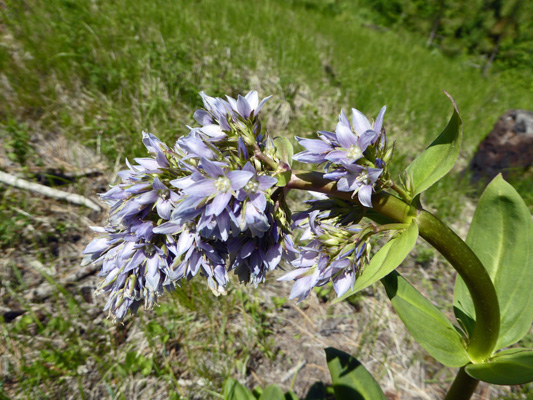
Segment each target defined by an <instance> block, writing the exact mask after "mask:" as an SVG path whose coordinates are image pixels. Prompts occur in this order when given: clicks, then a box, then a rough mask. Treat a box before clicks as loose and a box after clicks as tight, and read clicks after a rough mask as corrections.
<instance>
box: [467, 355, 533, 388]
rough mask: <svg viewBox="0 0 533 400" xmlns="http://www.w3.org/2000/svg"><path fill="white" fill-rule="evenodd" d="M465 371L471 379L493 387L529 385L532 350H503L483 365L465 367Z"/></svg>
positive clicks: (531, 374) (531, 375)
mask: <svg viewBox="0 0 533 400" xmlns="http://www.w3.org/2000/svg"><path fill="white" fill-rule="evenodd" d="M465 371H466V373H467V374H468V375H470V376H471V377H472V378H475V379H479V380H480V381H483V382H488V383H493V384H495V385H522V384H524V383H529V382H532V381H533V350H532V349H509V350H505V351H502V352H499V353H496V354H495V355H494V356H493V357H491V358H490V359H489V360H487V361H486V362H484V363H480V364H469V365H467V366H466V367H465Z"/></svg>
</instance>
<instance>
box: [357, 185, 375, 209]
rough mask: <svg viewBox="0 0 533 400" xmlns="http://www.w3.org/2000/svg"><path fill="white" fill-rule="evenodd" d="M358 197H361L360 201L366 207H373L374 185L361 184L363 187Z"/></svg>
mask: <svg viewBox="0 0 533 400" xmlns="http://www.w3.org/2000/svg"><path fill="white" fill-rule="evenodd" d="M357 197H359V201H360V202H361V204H362V205H364V206H365V207H369V208H372V186H370V185H363V186H361V188H360V189H359V191H358V192H357Z"/></svg>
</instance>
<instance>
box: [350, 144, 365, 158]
mask: <svg viewBox="0 0 533 400" xmlns="http://www.w3.org/2000/svg"><path fill="white" fill-rule="evenodd" d="M362 156H363V152H362V151H361V148H360V147H359V146H351V147H350V148H349V149H348V150H347V151H346V157H347V158H349V159H352V160H358V159H360V158H361V157H362Z"/></svg>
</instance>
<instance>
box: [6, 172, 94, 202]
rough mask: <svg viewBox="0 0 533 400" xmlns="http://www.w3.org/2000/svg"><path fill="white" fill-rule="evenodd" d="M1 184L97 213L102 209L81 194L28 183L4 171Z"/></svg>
mask: <svg viewBox="0 0 533 400" xmlns="http://www.w3.org/2000/svg"><path fill="white" fill-rule="evenodd" d="M0 182H2V183H5V184H7V185H10V186H14V187H16V188H18V189H22V190H29V191H31V192H34V193H38V194H42V195H43V196H46V197H51V198H53V199H58V200H65V201H68V202H69V203H72V204H76V205H79V206H84V207H87V208H90V209H91V210H94V211H97V212H100V211H101V208H100V206H99V205H98V204H96V203H95V202H93V201H92V200H89V199H88V198H86V197H83V196H81V195H79V194H74V193H68V192H64V191H62V190H57V189H52V188H50V187H47V186H43V185H40V184H38V183H34V182H28V181H25V180H24V179H20V178H17V177H16V176H13V175H9V174H6V173H5V172H2V171H0Z"/></svg>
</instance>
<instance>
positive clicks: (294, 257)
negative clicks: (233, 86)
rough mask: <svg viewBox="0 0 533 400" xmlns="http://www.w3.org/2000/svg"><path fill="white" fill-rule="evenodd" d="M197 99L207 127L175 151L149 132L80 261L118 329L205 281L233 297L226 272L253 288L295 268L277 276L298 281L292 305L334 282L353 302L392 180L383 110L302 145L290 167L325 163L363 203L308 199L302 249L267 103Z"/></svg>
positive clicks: (108, 197) (253, 95)
mask: <svg viewBox="0 0 533 400" xmlns="http://www.w3.org/2000/svg"><path fill="white" fill-rule="evenodd" d="M200 95H201V97H202V99H203V103H204V109H201V110H198V111H196V112H195V113H194V118H195V120H196V122H197V123H198V124H199V126H198V127H189V129H190V132H189V134H188V135H186V136H184V137H181V138H179V139H178V140H177V142H176V143H175V145H174V147H169V146H167V145H166V144H164V143H163V142H161V141H160V140H159V139H158V138H157V137H155V136H154V135H152V134H150V133H144V132H143V143H144V145H145V147H146V149H147V150H148V153H149V154H150V157H147V158H136V159H135V160H134V161H135V163H129V162H128V161H126V163H127V165H128V169H127V170H125V171H121V172H120V173H119V177H120V178H121V183H119V184H117V185H116V186H113V187H112V188H111V189H110V190H109V191H108V192H106V193H104V194H102V195H101V199H102V200H103V201H105V202H106V203H108V204H109V206H110V216H109V220H108V222H107V224H106V226H104V227H95V228H93V229H94V231H95V232H97V233H98V234H99V235H98V237H97V238H95V239H94V240H93V241H92V242H91V243H90V244H89V245H88V246H87V248H86V249H85V250H84V254H85V258H84V263H101V264H102V270H101V272H100V276H102V277H104V279H103V282H102V283H101V285H100V287H99V288H98V292H101V293H106V294H107V295H108V301H107V304H106V307H105V309H106V310H109V313H110V315H112V316H113V317H114V318H115V319H116V320H121V319H123V318H124V317H125V315H126V314H127V312H128V310H131V311H133V312H135V310H136V309H137V308H138V307H139V305H140V304H141V303H142V302H144V303H145V306H146V307H147V308H151V307H153V306H154V304H156V302H157V299H158V297H159V296H161V295H162V294H164V292H165V291H167V292H169V291H172V290H174V289H175V288H176V287H177V286H179V285H180V282H181V281H182V280H183V279H187V280H188V279H191V278H193V277H195V276H196V275H198V274H200V275H202V276H204V277H205V278H206V279H207V283H208V286H209V288H210V289H211V290H212V291H213V292H214V293H215V294H217V295H218V294H221V293H225V291H226V287H227V283H228V272H234V273H235V274H236V275H237V276H238V277H239V279H240V280H241V281H242V282H248V283H252V284H254V285H256V286H257V284H259V283H261V282H263V281H264V280H265V277H266V274H267V273H268V272H269V271H272V270H274V269H275V268H277V267H278V266H279V265H280V263H281V260H282V259H285V260H287V261H289V262H291V263H292V264H293V266H295V267H297V269H296V270H295V271H292V272H290V273H288V274H287V275H285V276H284V277H283V278H281V279H285V280H289V279H295V280H296V283H295V285H294V287H293V290H292V292H291V298H298V299H299V300H302V299H304V298H305V297H306V296H307V295H308V294H309V292H310V290H311V289H312V288H313V287H314V286H319V285H323V284H325V283H327V282H329V281H333V286H334V288H335V291H336V292H337V293H338V295H341V294H343V293H345V292H346V291H347V290H348V289H350V287H352V286H353V284H354V282H355V279H356V276H357V274H358V272H359V271H360V270H361V268H362V266H363V265H364V264H365V263H366V262H367V259H368V257H369V246H368V240H367V239H368V236H367V235H364V234H361V229H362V228H361V226H359V225H356V224H357V223H358V222H359V220H360V219H361V217H362V212H361V210H363V209H364V207H363V206H366V207H371V206H372V203H371V195H372V191H373V190H376V189H377V188H379V185H380V184H381V182H383V177H384V175H385V174H386V172H385V170H386V163H387V162H388V160H387V158H390V154H391V151H390V150H387V141H386V138H385V135H384V133H383V132H381V126H382V120H383V114H384V112H385V108H383V109H382V110H381V112H380V114H379V116H378V118H377V120H376V122H375V123H374V125H373V126H371V125H370V123H369V122H368V120H367V119H366V117H364V116H363V115H362V114H361V113H359V112H358V111H357V110H354V111H353V124H352V125H351V124H350V122H349V121H348V119H347V118H346V116H345V115H344V113H341V116H340V119H339V124H338V125H337V129H336V133H332V132H323V131H322V132H319V134H320V139H321V140H310V139H301V138H298V140H299V142H300V144H301V145H303V146H304V147H305V149H306V150H305V151H304V152H301V153H299V154H297V155H295V156H294V159H295V160H298V161H302V162H307V163H317V164H323V165H324V168H325V175H324V176H325V177H326V178H328V179H332V180H336V181H337V188H338V190H341V191H350V192H353V196H355V195H357V196H358V198H359V200H360V202H361V204H362V206H359V207H355V208H354V207H353V204H352V205H351V206H349V205H347V203H345V202H344V203H343V202H342V201H340V200H338V199H336V200H334V199H327V198H326V199H322V200H318V201H315V202H311V204H310V209H309V210H308V211H305V212H303V213H300V214H299V215H297V216H296V217H295V219H294V223H293V225H292V228H294V229H297V228H301V229H304V230H305V233H304V234H303V236H302V238H301V240H306V239H309V240H310V242H309V243H308V244H307V245H305V246H301V247H299V248H298V249H296V248H295V246H294V244H293V239H292V236H291V225H290V211H289V209H288V207H287V204H286V200H285V198H286V193H287V190H286V189H287V188H284V187H282V186H285V185H286V179H282V181H283V182H280V179H279V178H280V177H281V176H282V174H285V176H286V173H287V169H288V165H287V163H286V162H285V161H284V160H282V159H281V158H282V157H281V156H278V155H277V151H276V148H275V146H274V142H273V141H272V139H271V138H270V137H269V136H268V135H267V134H265V133H264V132H263V130H262V127H261V122H260V120H259V118H258V113H259V111H260V110H261V109H262V108H263V106H264V104H265V102H266V101H267V100H268V98H265V99H263V100H261V101H259V97H258V94H257V92H255V91H251V92H249V93H248V94H247V95H246V96H240V95H239V96H238V97H237V99H233V98H231V97H227V98H226V99H221V98H214V97H210V96H207V95H206V94H205V93H203V92H202V93H200ZM352 127H353V130H354V131H355V133H354V132H353V131H352ZM289 172H290V171H289ZM339 201H340V203H339ZM331 202H333V203H335V204H333V203H331ZM330 203H331V204H330ZM332 204H333V205H332ZM343 207H344V208H343ZM339 210H341V211H339Z"/></svg>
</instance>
